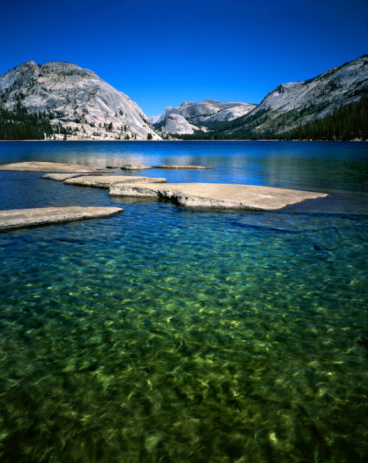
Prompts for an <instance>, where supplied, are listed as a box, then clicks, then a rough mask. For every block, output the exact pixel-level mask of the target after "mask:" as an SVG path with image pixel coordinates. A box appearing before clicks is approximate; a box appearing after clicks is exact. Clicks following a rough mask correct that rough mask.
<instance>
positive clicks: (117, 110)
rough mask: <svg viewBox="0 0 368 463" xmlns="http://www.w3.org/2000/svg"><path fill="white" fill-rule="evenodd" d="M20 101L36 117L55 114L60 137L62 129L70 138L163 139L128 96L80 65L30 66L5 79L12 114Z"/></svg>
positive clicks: (3, 92)
mask: <svg viewBox="0 0 368 463" xmlns="http://www.w3.org/2000/svg"><path fill="white" fill-rule="evenodd" d="M17 101H21V102H22V104H23V105H24V106H25V107H26V108H27V110H28V111H29V112H30V113H32V114H34V113H37V114H39V113H47V114H49V115H50V116H51V117H52V118H53V119H52V121H51V123H52V125H53V126H54V128H55V129H56V132H57V131H58V130H57V128H58V127H63V128H66V129H69V130H71V131H72V134H71V135H69V134H68V139H81V140H84V139H88V140H116V139H125V138H127V137H129V139H140V140H145V139H147V136H148V134H151V135H152V139H153V140H158V139H160V137H159V136H158V135H157V134H156V133H155V132H154V130H153V129H152V127H151V125H150V123H149V121H148V118H147V116H145V114H144V113H143V112H142V110H141V109H140V108H139V107H138V105H137V104H136V103H134V102H133V101H132V100H131V99H130V98H129V97H128V96H127V95H125V94H124V93H122V92H119V91H118V90H116V89H115V88H113V87H112V86H111V85H109V84H108V83H106V82H104V81H103V80H102V79H100V78H99V77H98V76H97V75H96V74H95V73H94V72H92V71H89V70H87V69H82V68H80V67H79V66H77V65H75V64H70V63H63V62H57V61H53V62H50V63H46V64H44V65H43V66H40V65H38V64H36V63H35V62H34V61H28V62H26V63H23V64H21V65H20V66H18V67H16V68H14V69H12V70H11V71H8V72H7V73H6V74H5V75H4V76H3V77H0V104H2V105H4V106H5V107H6V108H8V109H12V108H13V107H14V106H15V104H16V103H17ZM59 124H60V125H59ZM55 137H56V138H57V139H63V138H64V135H63V134H59V133H56V134H55Z"/></svg>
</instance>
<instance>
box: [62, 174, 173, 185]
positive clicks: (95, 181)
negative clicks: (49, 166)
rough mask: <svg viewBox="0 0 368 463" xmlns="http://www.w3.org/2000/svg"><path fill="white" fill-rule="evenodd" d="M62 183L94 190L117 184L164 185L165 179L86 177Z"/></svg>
mask: <svg viewBox="0 0 368 463" xmlns="http://www.w3.org/2000/svg"><path fill="white" fill-rule="evenodd" d="M64 183H65V184H66V185H78V186H88V187H94V188H110V187H111V185H114V184H117V183H119V184H122V183H140V184H141V183H166V178H149V177H128V176H124V175H114V176H107V175H106V176H100V175H88V176H79V177H73V178H69V179H67V180H65V182H64Z"/></svg>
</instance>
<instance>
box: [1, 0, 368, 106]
mask: <svg viewBox="0 0 368 463" xmlns="http://www.w3.org/2000/svg"><path fill="white" fill-rule="evenodd" d="M367 51H368V2H367V0H308V1H305V0H295V1H291V0H263V1H262V0H258V2H254V1H249V0H243V1H241V0H226V1H223V0H170V1H168V0H155V1H148V0H140V1H134V0H129V1H127V0H121V1H117V0H110V1H105V2H103V1H101V0H99V1H97V0H88V1H77V0H60V1H55V0H49V1H45V0H31V1H24V0H20V1H17V0H0V75H3V74H4V73H5V72H6V71H8V70H9V69H12V68H13V67H15V66H18V65H19V64H21V63H23V62H25V61H29V60H34V61H36V62H37V63H40V64H44V63H46V62H48V61H68V62H71V63H75V64H78V65H79V66H81V67H83V68H88V69H91V70H92V71H94V72H96V73H97V74H98V75H99V76H100V77H101V78H102V79H104V80H106V81H107V82H108V83H110V84H111V85H113V86H114V87H115V88H117V89H118V90H120V91H122V92H124V93H126V94H127V95H128V96H129V97H130V98H132V99H133V100H134V101H136V102H137V103H138V105H139V106H140V107H141V108H142V109H143V111H144V112H145V113H146V114H147V115H158V114H161V113H162V112H163V111H164V109H165V108H166V106H169V105H170V106H178V105H180V104H181V103H182V102H183V101H202V100H204V99H205V98H212V99H217V100H221V101H244V102H249V103H259V102H260V101H261V100H262V99H263V97H264V96H265V95H266V94H267V93H268V92H270V91H272V90H273V89H274V88H275V87H276V86H277V85H279V84H281V83H285V82H291V81H297V80H305V79H309V78H311V77H314V76H316V75H318V74H320V73H322V72H324V71H326V70H327V69H329V68H331V67H334V66H338V65H341V64H343V63H344V62H346V61H350V60H352V59H354V58H357V57H358V56H361V55H362V54H364V53H367Z"/></svg>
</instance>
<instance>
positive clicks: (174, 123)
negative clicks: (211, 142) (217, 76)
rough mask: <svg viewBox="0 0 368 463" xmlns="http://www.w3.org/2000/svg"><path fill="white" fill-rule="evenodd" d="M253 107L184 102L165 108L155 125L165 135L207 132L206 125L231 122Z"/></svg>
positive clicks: (237, 104)
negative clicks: (195, 131)
mask: <svg viewBox="0 0 368 463" xmlns="http://www.w3.org/2000/svg"><path fill="white" fill-rule="evenodd" d="M255 107H256V105H254V104H249V103H225V102H222V101H216V100H208V99H207V100H204V101H203V102H202V103H189V102H184V103H182V104H181V105H180V106H179V107H178V108H171V107H170V106H169V107H168V108H166V109H165V112H164V113H163V115H162V116H161V117H160V119H159V120H158V121H157V122H156V124H157V127H159V128H160V130H161V131H162V132H165V133H170V134H174V133H177V134H192V133H194V130H203V131H207V124H208V125H210V124H211V123H216V122H226V121H232V120H234V119H236V118H238V117H241V116H244V115H245V114H248V113H249V112H250V111H252V110H253V109H254V108H255Z"/></svg>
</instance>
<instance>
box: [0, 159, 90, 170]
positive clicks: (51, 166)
mask: <svg viewBox="0 0 368 463" xmlns="http://www.w3.org/2000/svg"><path fill="white" fill-rule="evenodd" d="M0 170H18V171H29V172H82V173H83V172H96V171H97V169H96V167H92V166H82V165H79V164H64V163H60V162H38V161H31V162H17V163H14V164H3V165H0Z"/></svg>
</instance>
